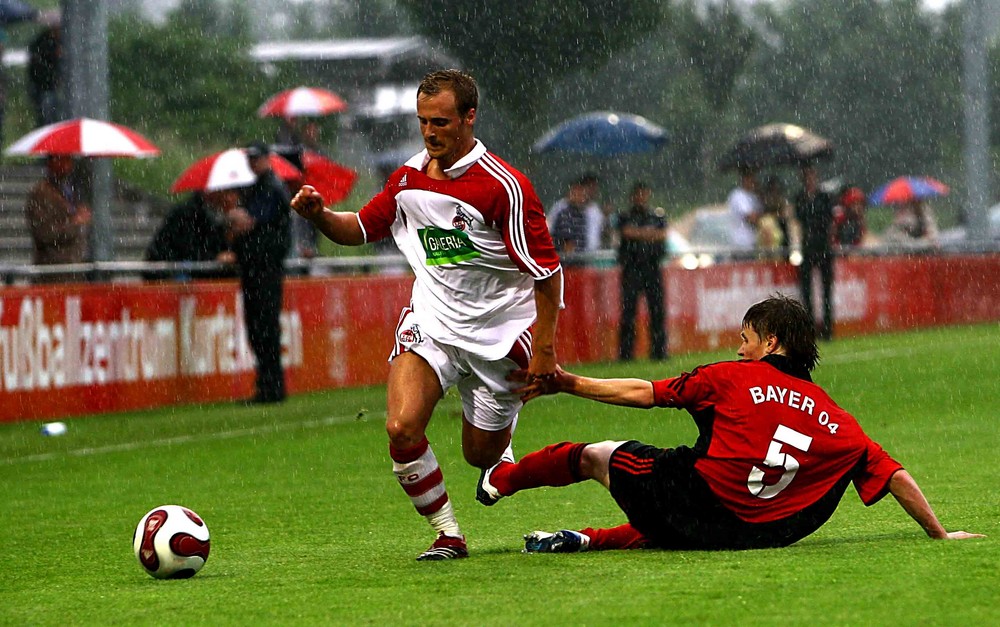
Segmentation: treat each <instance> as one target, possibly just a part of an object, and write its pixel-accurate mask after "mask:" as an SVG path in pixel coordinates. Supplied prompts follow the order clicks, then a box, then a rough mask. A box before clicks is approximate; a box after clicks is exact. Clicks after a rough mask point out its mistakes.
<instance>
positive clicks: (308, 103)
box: [257, 87, 347, 118]
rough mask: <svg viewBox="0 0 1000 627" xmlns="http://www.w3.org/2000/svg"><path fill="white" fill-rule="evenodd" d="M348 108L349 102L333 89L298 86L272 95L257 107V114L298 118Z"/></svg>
mask: <svg viewBox="0 0 1000 627" xmlns="http://www.w3.org/2000/svg"><path fill="white" fill-rule="evenodd" d="M346 110H347V103H346V102H344V100H343V99H342V98H341V97H340V96H338V95H337V94H335V93H333V92H332V91H328V90H326V89H320V88H318V87H296V88H295V89H289V90H287V91H283V92H281V93H278V94H275V95H274V96H271V98H269V99H268V101H267V102H265V103H264V104H262V105H261V106H260V108H259V109H257V115H258V116H259V117H262V118H266V117H276V118H297V117H300V116H317V115H329V114H331V113H339V112H341V111H346Z"/></svg>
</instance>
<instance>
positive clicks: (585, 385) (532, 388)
mask: <svg viewBox="0 0 1000 627" xmlns="http://www.w3.org/2000/svg"><path fill="white" fill-rule="evenodd" d="M509 378H510V379H511V380H513V381H521V382H525V383H526V385H524V386H523V387H521V388H518V389H516V390H514V391H515V392H517V393H519V394H520V395H521V400H522V401H524V402H528V401H529V400H531V399H533V398H536V397H538V396H542V395H544V394H557V393H559V392H565V393H567V394H572V395H573V396H579V397H581V398H589V399H590V400H593V401H599V402H601V403H607V404H608V405H624V406H626V407H641V408H644V409H648V408H650V407H652V406H653V384H652V383H651V382H650V381H646V380H645V379H596V378H592V377H583V376H580V375H577V374H573V373H572V372H567V371H565V370H563V369H562V368H560V367H559V366H556V373H555V376H553V377H551V378H545V379H532V378H531V377H530V375H529V374H528V371H526V370H518V371H516V372H514V373H512V374H511V375H510V377H509Z"/></svg>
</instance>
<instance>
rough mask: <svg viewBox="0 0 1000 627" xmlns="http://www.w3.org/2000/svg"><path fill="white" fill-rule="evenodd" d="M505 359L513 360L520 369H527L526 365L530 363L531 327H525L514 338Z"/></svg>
mask: <svg viewBox="0 0 1000 627" xmlns="http://www.w3.org/2000/svg"><path fill="white" fill-rule="evenodd" d="M507 359H510V360H511V361H513V362H514V363H515V364H517V367H518V368H521V369H522V370H527V369H528V365H529V364H530V363H531V329H527V330H526V331H524V332H523V333H521V335H519V336H518V337H517V339H516V340H514V345H513V346H511V347H510V352H508V353H507Z"/></svg>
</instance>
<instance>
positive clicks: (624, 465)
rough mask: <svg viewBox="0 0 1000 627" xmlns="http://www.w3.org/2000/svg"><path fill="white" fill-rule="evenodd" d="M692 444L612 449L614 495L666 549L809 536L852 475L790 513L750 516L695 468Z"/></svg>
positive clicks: (763, 544)
mask: <svg viewBox="0 0 1000 627" xmlns="http://www.w3.org/2000/svg"><path fill="white" fill-rule="evenodd" d="M697 461H698V454H697V453H696V452H695V451H694V450H692V449H691V448H689V447H686V446H679V447H677V448H673V449H662V448H657V447H655V446H650V445H648V444H643V443H641V442H636V441H635V440H632V441H630V442H626V443H625V444H622V445H621V446H620V447H618V449H617V450H615V451H614V452H613V453H612V454H611V460H610V463H609V466H610V468H609V473H610V488H611V496H613V497H614V499H615V501H617V503H618V506H619V507H621V508H622V511H624V512H625V514H626V516H628V520H629V522H630V523H631V524H632V526H633V527H635V528H636V529H638V530H639V531H640V532H642V534H643V535H644V536H646V537H647V538H648V539H649V540H650V541H651V543H652V544H653V545H654V546H657V547H660V548H664V549H761V548H770V547H779V546H787V545H789V544H792V543H793V542H796V541H797V540H800V539H802V538H804V537H805V536H807V535H809V534H810V533H812V532H813V531H815V530H816V529H819V527H820V526H821V525H822V524H823V523H824V522H826V521H827V520H828V519H829V518H830V516H832V515H833V512H834V510H835V509H836V508H837V504H838V503H839V502H840V497H841V496H843V494H844V490H845V489H846V488H847V484H848V483H849V479H847V478H845V479H844V480H842V481H840V482H838V483H837V485H836V486H835V487H834V488H833V489H831V491H830V492H828V493H827V494H826V495H824V497H823V498H821V499H820V500H819V501H818V502H817V503H815V504H813V505H811V506H810V507H808V508H806V509H804V510H802V511H800V512H798V513H796V514H793V515H791V516H789V517H787V518H784V519H781V520H777V521H774V522H767V523H749V522H746V521H744V520H742V519H740V518H739V517H737V516H736V515H735V514H733V513H732V512H731V511H729V510H728V509H726V508H725V507H724V506H723V505H722V504H721V503H720V502H719V500H718V499H717V498H716V497H715V494H713V493H712V490H711V488H709V487H708V484H707V483H706V482H705V480H704V479H703V478H702V477H701V475H700V474H698V471H697V470H695V462H697Z"/></svg>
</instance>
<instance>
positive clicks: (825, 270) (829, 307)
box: [795, 163, 834, 340]
mask: <svg viewBox="0 0 1000 627" xmlns="http://www.w3.org/2000/svg"><path fill="white" fill-rule="evenodd" d="M833 205H834V202H833V198H831V197H830V195H829V194H827V193H826V192H824V191H823V190H821V189H820V188H819V173H818V172H817V171H816V166H815V165H813V164H812V163H804V164H803V165H802V189H801V190H800V191H799V193H798V194H797V195H796V196H795V217H796V218H797V219H798V221H799V225H800V227H801V232H802V265H801V266H799V289H800V290H801V294H802V304H803V305H805V306H806V311H808V312H809V315H810V316H812V319H813V320H814V321H815V320H816V312H815V311H814V310H813V291H812V277H813V269H818V270H819V275H820V281H821V282H822V284H823V321H822V323H820V326H819V329H820V330H819V337H820V339H823V340H829V339H831V338H832V337H833V259H834V254H833V247H832V245H831V241H832V239H833V236H832V229H833Z"/></svg>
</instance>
